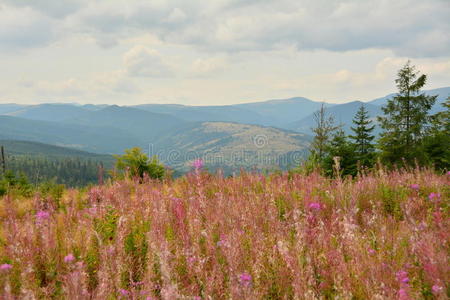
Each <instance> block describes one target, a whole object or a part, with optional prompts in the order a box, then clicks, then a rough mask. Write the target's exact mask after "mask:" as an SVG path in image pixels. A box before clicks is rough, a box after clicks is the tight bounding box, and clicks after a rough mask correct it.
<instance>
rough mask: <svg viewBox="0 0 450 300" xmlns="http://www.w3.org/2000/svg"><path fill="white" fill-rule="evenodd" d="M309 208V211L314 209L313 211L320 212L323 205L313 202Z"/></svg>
mask: <svg viewBox="0 0 450 300" xmlns="http://www.w3.org/2000/svg"><path fill="white" fill-rule="evenodd" d="M308 207H309V209H312V210H320V209H321V208H322V205H321V204H320V203H317V202H312V203H310V204H309V205H308Z"/></svg>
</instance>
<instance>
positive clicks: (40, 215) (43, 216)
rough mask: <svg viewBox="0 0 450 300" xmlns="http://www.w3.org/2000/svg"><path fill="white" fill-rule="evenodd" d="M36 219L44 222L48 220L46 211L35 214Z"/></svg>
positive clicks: (48, 216) (48, 215)
mask: <svg viewBox="0 0 450 300" xmlns="http://www.w3.org/2000/svg"><path fill="white" fill-rule="evenodd" d="M36 218H37V219H38V220H45V219H48V218H50V214H49V213H48V212H47V211H44V210H40V211H38V212H37V213H36Z"/></svg>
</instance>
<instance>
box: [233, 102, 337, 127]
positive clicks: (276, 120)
mask: <svg viewBox="0 0 450 300" xmlns="http://www.w3.org/2000/svg"><path fill="white" fill-rule="evenodd" d="M322 103H323V102H316V101H312V100H310V99H307V98H303V97H295V98H290V99H280V100H269V101H263V102H254V103H245V104H237V105H235V106H236V107H239V108H245V109H247V110H250V111H253V112H255V113H258V114H259V115H261V116H263V117H264V119H266V120H268V122H267V123H265V124H262V125H270V126H277V127H280V128H288V126H289V124H290V123H292V122H295V121H297V120H299V119H302V118H304V117H306V116H308V115H310V114H312V113H314V112H315V111H316V110H318V109H319V108H320V106H321V105H322ZM324 104H325V106H326V107H331V106H333V104H330V103H324Z"/></svg>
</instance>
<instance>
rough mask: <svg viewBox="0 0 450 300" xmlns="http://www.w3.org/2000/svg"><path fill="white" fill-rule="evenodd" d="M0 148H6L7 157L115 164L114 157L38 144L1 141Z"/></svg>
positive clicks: (109, 165)
mask: <svg viewBox="0 0 450 300" xmlns="http://www.w3.org/2000/svg"><path fill="white" fill-rule="evenodd" d="M0 146H3V147H4V149H5V152H6V154H7V155H13V156H28V157H46V158H49V159H63V158H80V159H90V160H95V161H101V162H103V163H104V164H106V166H108V167H111V166H112V164H113V163H114V157H113V156H111V155H107V154H97V153H91V152H86V151H80V150H76V149H72V148H66V147H60V146H55V145H49V144H43V143H38V142H29V141H17V140H0Z"/></svg>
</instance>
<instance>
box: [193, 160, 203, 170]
mask: <svg viewBox="0 0 450 300" xmlns="http://www.w3.org/2000/svg"><path fill="white" fill-rule="evenodd" d="M192 166H193V167H194V168H195V169H196V170H200V169H201V168H203V160H202V159H201V158H199V159H196V160H194V162H193V164H192Z"/></svg>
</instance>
